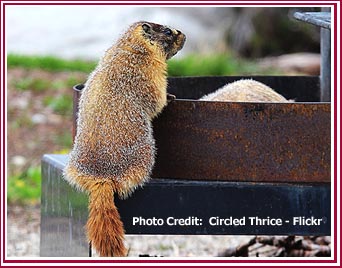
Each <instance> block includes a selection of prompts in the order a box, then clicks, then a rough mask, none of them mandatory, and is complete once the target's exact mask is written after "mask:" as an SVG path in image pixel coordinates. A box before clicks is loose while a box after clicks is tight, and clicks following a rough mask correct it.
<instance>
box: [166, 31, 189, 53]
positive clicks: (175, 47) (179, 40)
mask: <svg viewBox="0 0 342 268" xmlns="http://www.w3.org/2000/svg"><path fill="white" fill-rule="evenodd" d="M173 32H174V35H175V38H174V42H173V44H172V45H171V47H170V49H169V51H167V50H166V54H167V59H170V58H171V57H173V56H174V55H176V54H177V52H178V51H179V50H181V49H182V48H183V46H184V44H185V41H186V36H185V34H183V33H182V32H181V31H179V30H174V31H173Z"/></svg>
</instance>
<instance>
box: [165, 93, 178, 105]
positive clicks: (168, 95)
mask: <svg viewBox="0 0 342 268" xmlns="http://www.w3.org/2000/svg"><path fill="white" fill-rule="evenodd" d="M166 99H167V102H168V103H169V102H171V101H174V100H175V99H176V96H175V95H173V94H170V93H166Z"/></svg>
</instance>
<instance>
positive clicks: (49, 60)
mask: <svg viewBox="0 0 342 268" xmlns="http://www.w3.org/2000/svg"><path fill="white" fill-rule="evenodd" d="M95 66H96V62H94V61H86V60H65V59H60V58H57V57H53V56H24V55H16V54H9V55H7V67H8V68H14V67H21V68H25V69H42V70H46V71H51V72H60V71H80V72H85V73H89V72H91V71H92V70H93V69H94V68H95Z"/></svg>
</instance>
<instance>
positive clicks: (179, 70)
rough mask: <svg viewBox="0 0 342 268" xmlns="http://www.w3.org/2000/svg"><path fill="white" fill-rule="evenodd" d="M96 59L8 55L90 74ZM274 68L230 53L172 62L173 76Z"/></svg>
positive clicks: (29, 82)
mask: <svg viewBox="0 0 342 268" xmlns="http://www.w3.org/2000/svg"><path fill="white" fill-rule="evenodd" d="M96 64H97V62H96V61H93V62H91V61H85V60H65V59H60V58H57V57H52V56H22V55H14V54H9V55H8V57H7V66H8V68H14V67H21V68H25V69H41V70H47V71H51V72H59V71H80V72H84V73H90V72H91V71H93V70H94V68H95V67H96ZM273 72H274V70H263V71H262V72H261V73H260V70H259V68H258V66H257V64H256V63H255V62H254V61H252V60H245V59H242V58H239V57H234V56H232V55H229V54H222V55H220V54H219V55H187V56H185V57H183V58H180V59H171V60H170V61H168V75H169V76H205V75H208V76H210V75H213V76H215V75H244V74H245V75H252V74H256V73H257V74H272V73H273ZM78 82H79V81H77V80H75V79H73V78H72V77H71V78H70V79H69V80H68V81H60V82H59V83H53V84H52V85H51V82H49V81H40V80H37V79H30V78H27V79H24V80H23V81H18V82H17V84H18V88H19V89H22V90H25V89H28V88H32V89H34V90H36V91H40V90H42V89H43V88H56V89H58V88H59V87H63V86H64V85H65V83H66V84H67V85H68V86H69V87H71V86H73V85H75V84H77V83H78Z"/></svg>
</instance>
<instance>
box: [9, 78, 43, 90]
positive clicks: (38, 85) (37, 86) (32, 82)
mask: <svg viewBox="0 0 342 268" xmlns="http://www.w3.org/2000/svg"><path fill="white" fill-rule="evenodd" d="M13 85H14V87H15V88H16V89H17V90H19V91H26V90H31V91H32V92H37V93H39V92H43V91H45V90H46V89H48V88H49V86H50V82H49V81H47V80H44V79H40V78H31V77H24V78H21V79H18V80H14V81H13Z"/></svg>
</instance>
